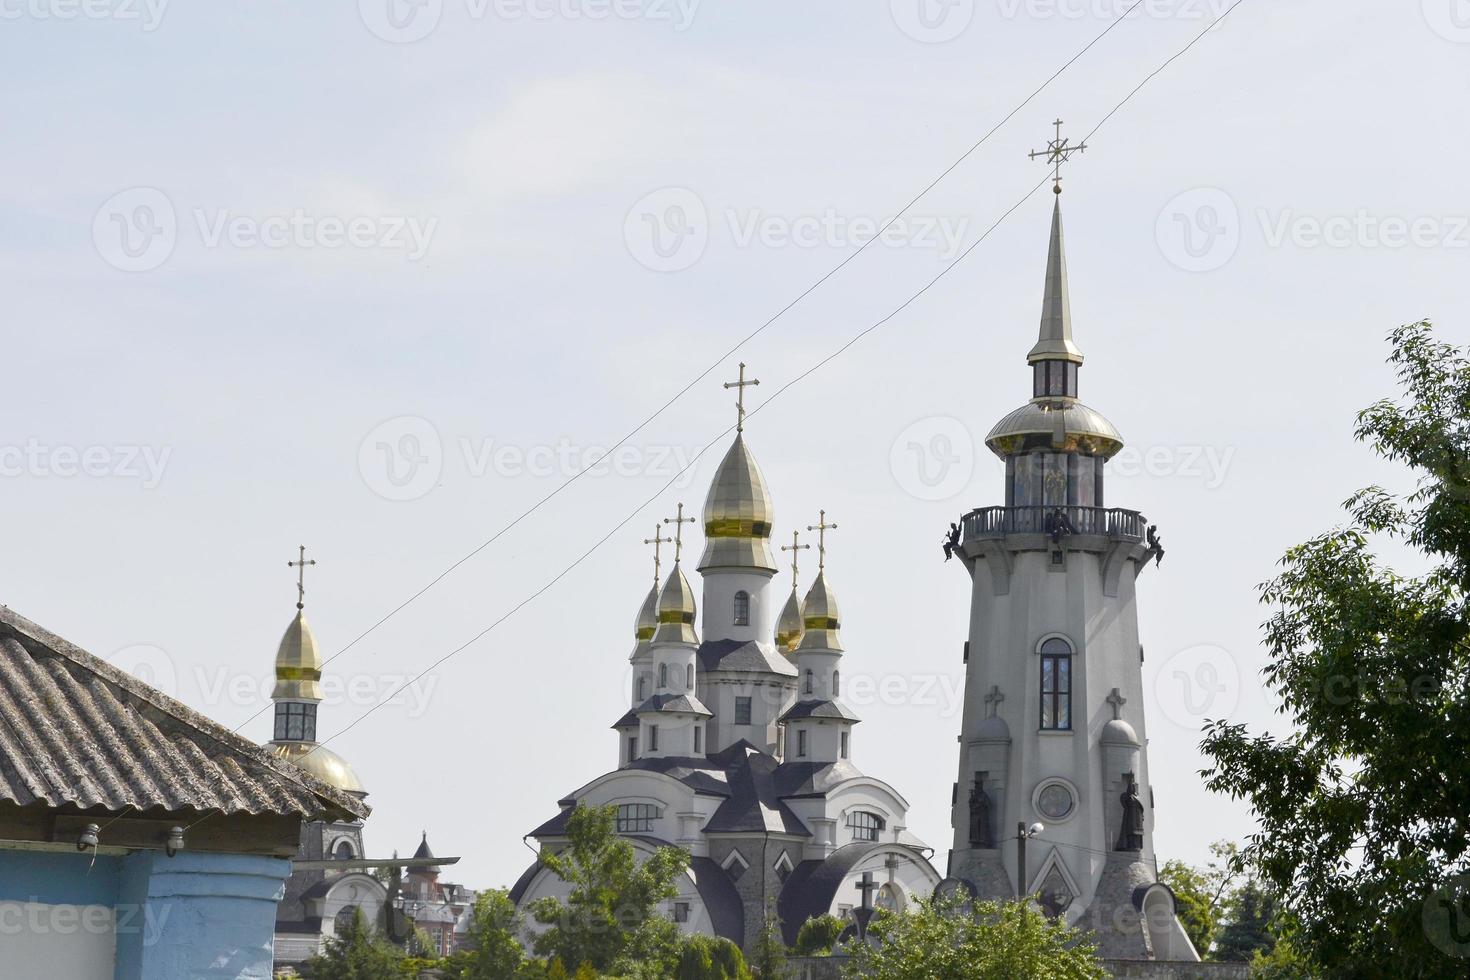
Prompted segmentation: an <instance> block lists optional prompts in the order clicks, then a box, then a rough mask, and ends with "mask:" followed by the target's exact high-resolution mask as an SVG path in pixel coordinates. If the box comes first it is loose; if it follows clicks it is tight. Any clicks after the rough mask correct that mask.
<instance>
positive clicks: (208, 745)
mask: <svg viewBox="0 0 1470 980" xmlns="http://www.w3.org/2000/svg"><path fill="white" fill-rule="evenodd" d="M367 812H368V808H367V806H366V805H365V804H364V803H363V802H362V800H361V799H359V798H357V797H355V796H352V795H350V794H347V793H343V792H341V791H340V790H338V789H335V788H333V787H331V786H329V785H327V784H326V783H323V782H321V781H320V780H318V779H317V778H316V777H315V776H313V775H310V774H309V773H307V772H306V771H304V770H303V769H301V768H298V767H297V766H295V765H293V764H291V763H289V762H286V761H283V760H280V759H277V758H275V757H274V756H273V755H272V754H271V753H270V752H269V751H268V750H267V749H264V748H262V747H260V746H258V745H256V744H254V743H252V742H250V741H248V740H247V739H245V738H242V737H240V736H238V735H236V734H234V733H233V732H231V731H229V730H228V729H226V728H224V727H222V726H220V725H218V724H216V723H214V722H212V721H210V720H209V719H208V718H205V717H204V716H202V715H200V714H198V713H197V712H195V711H193V710H191V709H189V708H188V707H186V706H184V705H182V704H180V703H179V702H177V701H174V700H173V699H171V698H169V697H167V696H165V695H163V694H162V693H160V692H159V691H157V690H154V689H153V688H151V687H149V686H148V685H146V684H143V683H141V682H140V681H138V680H137V679H135V678H133V677H131V676H129V675H127V674H125V673H123V672H122V671H119V670H117V669H116V668H114V667H112V666H111V665H109V664H107V663H106V662H104V661H102V660H100V659H98V658H97V657H94V656H92V655H91V654H89V653H87V652H85V651H83V650H80V649H78V648H77V647H75V646H73V645H72V644H70V643H68V642H66V641H65V640H63V639H61V638H60V637H57V636H55V635H53V634H51V633H49V632H47V631H46V630H44V629H42V628H41V627H39V626H37V625H35V624H34V623H31V622H29V621H27V620H26V619H24V618H22V617H20V616H18V615H16V614H15V613H13V612H11V611H10V610H8V609H3V608H0V975H3V976H4V977H6V978H17V980H20V978H24V980H33V978H47V980H53V978H54V980H62V978H64V980H227V978H228V980H270V977H271V958H272V933H273V930H274V927H275V920H276V904H277V902H278V901H279V900H280V898H281V895H282V893H283V890H284V885H285V881H286V878H287V876H288V875H289V874H290V871H291V862H290V858H291V857H293V856H294V855H295V854H296V853H297V848H298V846H299V842H300V835H301V827H302V824H303V823H304V822H307V821H321V820H326V821H352V820H360V819H362V818H363V817H365V816H366V815H367Z"/></svg>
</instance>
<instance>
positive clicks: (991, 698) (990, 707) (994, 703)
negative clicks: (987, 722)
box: [985, 684, 1006, 718]
mask: <svg viewBox="0 0 1470 980" xmlns="http://www.w3.org/2000/svg"><path fill="white" fill-rule="evenodd" d="M1005 699H1006V696H1005V695H1004V694H1002V693H1001V690H1000V685H999V684H994V685H991V688H990V693H989V694H987V695H985V711H986V715H985V717H987V718H994V717H995V713H996V712H997V711H999V710H1000V703H1001V702H1002V701H1004V700H1005Z"/></svg>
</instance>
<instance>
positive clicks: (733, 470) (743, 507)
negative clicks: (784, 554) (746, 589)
mask: <svg viewBox="0 0 1470 980" xmlns="http://www.w3.org/2000/svg"><path fill="white" fill-rule="evenodd" d="M772 513H773V511H772V507H771V495H770V492H769V491H767V490H766V480H765V477H764V476H762V475H761V470H760V467H759V466H758V465H756V461H755V457H754V456H752V455H751V454H750V450H749V449H747V448H746V445H745V435H744V434H743V433H741V434H738V435H736V436H735V441H734V443H732V444H731V445H730V449H729V451H728V452H727V453H725V458H724V459H723V460H721V461H720V467H719V469H718V470H716V471H715V479H714V482H713V483H711V484H710V488H709V496H708V497H706V498H705V501H704V537H705V546H704V556H703V557H702V558H701V559H700V561H699V570H700V571H704V570H705V569H706V568H721V567H724V568H759V569H765V570H768V571H772V572H774V571H775V570H776V559H775V556H774V554H773V553H772V552H771V517H772Z"/></svg>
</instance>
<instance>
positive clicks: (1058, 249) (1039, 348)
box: [1026, 196, 1082, 364]
mask: <svg viewBox="0 0 1470 980" xmlns="http://www.w3.org/2000/svg"><path fill="white" fill-rule="evenodd" d="M1026 361H1027V363H1029V364H1034V363H1036V362H1037V361H1073V362H1075V363H1077V364H1081V363H1082V352H1081V351H1080V350H1078V349H1077V345H1076V344H1074V343H1072V301H1071V299H1070V298H1069V297H1068V294H1067V250H1066V248H1065V246H1064V245H1063V243H1062V199H1061V197H1060V196H1058V197H1057V203H1056V207H1055V209H1054V210H1053V211H1052V213H1051V246H1050V247H1049V248H1048V249H1047V253H1046V295H1045V297H1044V298H1043V300H1042V304H1041V337H1040V339H1038V340H1037V341H1036V346H1035V347H1033V348H1031V353H1030V354H1028V355H1026Z"/></svg>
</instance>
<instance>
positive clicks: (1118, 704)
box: [1107, 687, 1128, 721]
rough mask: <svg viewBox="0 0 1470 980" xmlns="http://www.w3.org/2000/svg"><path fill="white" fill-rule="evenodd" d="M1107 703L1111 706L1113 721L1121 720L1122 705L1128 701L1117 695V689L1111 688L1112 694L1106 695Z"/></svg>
mask: <svg viewBox="0 0 1470 980" xmlns="http://www.w3.org/2000/svg"><path fill="white" fill-rule="evenodd" d="M1107 701H1108V704H1111V705H1112V706H1113V720H1114V721H1117V720H1119V719H1120V718H1122V717H1123V705H1125V704H1127V703H1128V699H1127V698H1125V697H1123V695H1122V694H1121V693H1119V691H1118V689H1117V688H1116V687H1115V688H1113V693H1112V694H1109V695H1108V698H1107Z"/></svg>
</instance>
